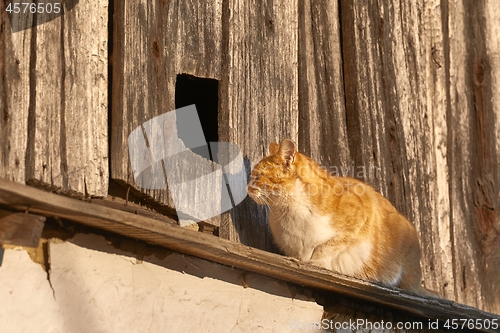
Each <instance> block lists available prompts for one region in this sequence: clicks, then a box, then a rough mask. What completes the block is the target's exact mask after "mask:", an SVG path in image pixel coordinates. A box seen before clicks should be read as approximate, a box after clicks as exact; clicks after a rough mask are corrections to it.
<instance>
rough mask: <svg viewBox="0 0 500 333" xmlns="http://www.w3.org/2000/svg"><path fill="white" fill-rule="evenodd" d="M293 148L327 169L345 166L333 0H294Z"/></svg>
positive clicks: (346, 151)
mask: <svg viewBox="0 0 500 333" xmlns="http://www.w3.org/2000/svg"><path fill="white" fill-rule="evenodd" d="M298 15H299V31H298V47H299V63H298V68H299V87H298V93H299V138H298V140H299V142H298V143H299V150H300V151H301V152H304V153H305V154H308V155H310V156H311V157H312V158H313V159H314V160H316V161H317V162H318V163H320V164H321V165H323V166H325V167H329V168H330V170H331V172H332V173H333V174H338V172H340V168H341V167H342V168H344V169H345V168H346V167H347V166H350V165H351V163H350V156H349V146H348V144H347V132H346V129H347V128H346V113H345V97H344V82H343V81H344V77H343V72H342V65H343V64H342V50H341V40H340V22H339V17H340V16H339V1H338V0H324V1H310V0H301V1H299V11H298Z"/></svg>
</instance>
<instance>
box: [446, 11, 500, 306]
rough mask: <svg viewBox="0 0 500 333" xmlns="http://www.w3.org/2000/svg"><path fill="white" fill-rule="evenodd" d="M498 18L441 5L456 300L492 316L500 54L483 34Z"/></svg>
mask: <svg viewBox="0 0 500 333" xmlns="http://www.w3.org/2000/svg"><path fill="white" fill-rule="evenodd" d="M487 11H489V13H487ZM499 17H500V9H499V8H498V7H497V6H496V8H495V7H494V6H491V5H490V6H486V4H485V3H477V4H470V3H468V2H467V1H455V2H453V3H450V4H449V5H448V20H449V21H448V24H449V36H450V38H449V45H450V55H449V63H450V66H449V73H450V74H449V78H450V124H453V128H454V130H453V131H450V137H449V140H450V144H451V147H452V152H451V160H450V164H451V165H452V167H451V177H450V178H451V182H450V192H451V196H452V199H453V200H452V214H453V215H452V221H453V229H452V237H453V238H452V241H453V242H454V248H453V254H454V260H455V262H454V265H455V266H454V273H455V281H454V282H455V297H456V300H457V301H459V302H463V303H465V304H469V305H472V306H476V307H479V308H481V309H484V310H487V311H491V312H497V313H498V312H499V311H500V285H499V283H498V279H497V277H498V275H499V273H500V266H499V264H500V243H499V241H498V240H499V230H500V229H499V226H500V217H499V216H498V210H499V206H498V205H499V203H498V197H499V196H498V190H499V188H500V177H499V171H500V170H499V167H498V157H499V156H498V155H499V151H498V150H497V145H498V142H496V141H495V140H496V138H497V136H498V131H499V130H500V128H498V127H495V126H496V125H497V124H498V120H495V119H498V116H499V114H498V106H497V105H495V104H494V102H493V101H494V100H493V90H494V89H495V88H493V87H494V83H493V82H494V81H493V80H494V79H493V75H494V74H495V73H497V72H498V68H495V65H498V64H497V63H496V62H495V61H493V62H492V61H491V59H490V57H489V54H495V53H498V52H499V49H498V44H496V45H495V44H494V43H495V41H494V40H493V41H492V42H490V41H489V40H488V31H489V30H490V29H491V25H496V24H497V23H493V22H498V18H499ZM495 18H496V19H495ZM490 19H493V21H490ZM452 36H453V38H452ZM490 36H491V35H490Z"/></svg>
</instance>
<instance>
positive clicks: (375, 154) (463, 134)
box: [340, 0, 500, 313]
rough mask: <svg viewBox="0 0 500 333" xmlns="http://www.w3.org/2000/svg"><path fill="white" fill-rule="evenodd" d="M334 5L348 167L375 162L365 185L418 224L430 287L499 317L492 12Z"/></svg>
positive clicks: (447, 6) (456, 5) (428, 4)
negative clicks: (376, 170) (338, 25)
mask: <svg viewBox="0 0 500 333" xmlns="http://www.w3.org/2000/svg"><path fill="white" fill-rule="evenodd" d="M340 8H341V11H340V12H341V21H342V52H343V59H344V79H345V82H344V83H345V92H346V113H347V135H348V138H349V148H350V153H351V156H352V157H353V161H354V164H355V165H357V166H358V165H372V164H373V165H376V166H377V167H379V168H380V170H381V173H380V177H378V178H370V177H367V179H366V180H367V181H368V182H369V183H370V184H372V185H374V186H375V188H376V189H378V190H379V191H380V192H381V193H383V194H384V195H385V196H386V197H387V198H388V199H389V200H390V201H391V202H392V203H393V204H394V205H395V206H396V207H397V208H398V210H400V211H401V212H403V214H405V215H406V216H407V217H408V218H409V219H410V221H412V222H413V223H414V224H415V225H416V227H417V230H418V232H419V234H420V239H421V246H422V249H423V260H422V264H423V270H424V280H425V282H426V285H427V286H428V287H429V288H430V289H435V290H439V291H440V292H441V293H443V294H444V295H446V297H449V298H453V299H456V300H459V301H461V302H465V303H467V304H470V305H472V306H478V307H480V308H482V309H485V310H488V311H492V312H497V313H498V312H500V300H499V297H500V284H499V283H498V279H497V277H498V275H499V271H498V270H499V269H500V266H499V260H500V242H498V233H499V230H500V229H499V226H500V224H499V223H500V218H499V216H498V214H497V213H496V212H497V211H498V209H499V207H498V197H499V194H498V193H500V192H499V189H500V178H499V168H498V161H499V159H500V154H499V150H498V145H499V141H498V133H499V132H500V127H499V126H498V125H499V122H498V119H499V115H500V113H499V106H498V105H499V104H498V99H496V100H495V99H494V97H493V96H494V94H493V93H492V89H497V91H498V83H497V82H496V81H495V80H496V79H495V78H496V77H497V76H498V71H499V69H500V67H498V60H497V61H496V62H494V61H493V60H492V59H494V58H497V59H498V52H499V51H500V45H499V43H498V38H497V37H494V36H495V35H494V32H493V31H495V29H497V28H496V25H497V24H496V23H494V22H498V20H499V18H500V10H499V8H498V7H495V6H494V5H493V4H492V2H487V3H484V4H482V5H480V6H476V4H469V3H467V2H462V1H458V2H453V3H447V2H442V1H438V0H436V1H424V2H419V3H411V2H397V3H395V2H393V1H382V2H380V1H379V2H377V3H374V2H372V1H358V2H352V1H341V7H340ZM495 83H496V88H492V87H494V86H495V85H494V84H495Z"/></svg>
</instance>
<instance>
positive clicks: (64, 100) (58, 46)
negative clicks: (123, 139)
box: [2, 0, 108, 197]
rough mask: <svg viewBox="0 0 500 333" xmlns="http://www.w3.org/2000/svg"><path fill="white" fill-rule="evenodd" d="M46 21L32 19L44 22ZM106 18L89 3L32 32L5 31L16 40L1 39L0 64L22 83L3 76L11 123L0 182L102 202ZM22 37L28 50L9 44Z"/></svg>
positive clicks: (103, 8)
mask: <svg viewBox="0 0 500 333" xmlns="http://www.w3.org/2000/svg"><path fill="white" fill-rule="evenodd" d="M2 15H3V14H2ZM46 15H48V14H45V13H42V14H36V15H34V16H33V17H34V19H35V20H41V21H43V22H45V21H46V18H45V16H46ZM3 17H4V16H3ZM107 18H108V15H107V1H104V0H103V1H99V2H95V1H90V0H88V1H80V2H79V3H78V5H77V6H75V7H74V8H72V10H67V11H66V10H65V14H64V15H62V16H59V17H58V18H56V19H54V20H51V21H48V22H46V23H43V24H40V25H35V27H34V28H32V29H28V30H23V31H20V32H17V33H15V34H12V33H11V32H10V31H8V30H7V29H4V34H5V36H9V35H10V34H12V36H13V35H15V36H16V37H11V38H12V39H10V38H9V37H6V39H5V41H7V43H8V45H6V46H8V47H6V51H5V52H7V53H10V54H9V56H8V57H6V58H5V59H6V61H14V64H13V65H14V66H13V67H10V68H12V69H15V68H16V67H17V68H23V70H22V71H21V72H19V74H21V75H22V77H21V76H18V77H16V76H15V75H12V74H8V75H7V76H6V80H7V82H5V85H6V87H7V86H8V87H9V88H10V89H8V88H5V89H4V90H3V91H4V94H3V96H5V97H4V98H2V100H5V101H6V102H7V103H4V106H5V107H6V111H5V112H4V114H5V115H8V116H7V117H6V121H5V122H10V124H9V126H6V127H5V130H7V131H8V132H6V133H5V134H8V135H7V136H6V137H5V138H4V140H6V141H8V144H7V150H8V151H7V152H6V153H4V154H2V165H3V170H2V175H3V176H4V177H7V178H11V179H14V180H16V181H19V182H26V183H28V184H31V185H35V186H38V187H43V188H49V189H51V190H58V191H61V192H63V193H67V194H74V195H76V196H87V195H89V196H98V197H102V196H105V195H107V188H108V157H107V155H108V148H107V143H108V141H107V136H108V135H107V131H108V130H107ZM4 20H5V17H4ZM23 36H27V37H28V38H29V42H28V43H26V39H25V40H19V41H18V42H15V40H16V38H17V37H19V38H22V37H23ZM9 39H10V40H9ZM20 54H24V57H22V58H21V57H20V56H19V55H20ZM7 59H11V60H7ZM12 69H9V70H8V71H12ZM11 94H13V95H11ZM20 94H22V97H21V98H19V96H20ZM10 117H12V119H9V118H10ZM13 129H15V131H12V130H13ZM9 147H10V148H9ZM23 169H24V174H22V172H21V171H23Z"/></svg>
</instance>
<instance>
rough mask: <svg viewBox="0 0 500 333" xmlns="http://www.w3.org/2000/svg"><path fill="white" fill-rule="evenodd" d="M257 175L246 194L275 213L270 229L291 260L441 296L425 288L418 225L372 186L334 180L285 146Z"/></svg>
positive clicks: (257, 168)
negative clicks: (398, 210) (405, 216)
mask: <svg viewBox="0 0 500 333" xmlns="http://www.w3.org/2000/svg"><path fill="white" fill-rule="evenodd" d="M269 151H270V155H269V156H267V157H264V158H263V159H262V160H261V161H260V162H259V163H258V164H257V165H256V166H255V167H254V169H253V170H252V177H251V180H250V182H249V184H248V186H247V191H248V193H249V195H250V197H252V199H254V200H255V201H256V202H257V203H259V204H266V205H267V206H268V207H269V209H270V212H269V226H270V228H271V232H272V233H273V236H274V239H275V241H276V243H277V244H278V246H279V247H280V248H281V250H282V251H283V252H284V254H286V255H287V256H290V257H294V258H297V259H298V260H300V261H302V262H308V263H311V264H313V265H317V266H321V267H324V268H327V269H330V270H333V271H337V272H339V273H342V274H346V275H352V276H356V277H359V278H362V279H367V280H371V281H376V282H380V283H381V284H384V285H387V286H397V287H400V288H402V289H406V290H408V291H411V292H414V293H418V294H421V295H426V296H436V294H434V293H433V292H431V291H429V290H427V289H425V288H423V287H422V286H421V285H420V282H421V278H422V273H421V269H420V246H419V243H418V237H417V233H416V231H415V228H414V227H413V225H412V224H411V223H410V222H408V220H407V219H406V218H404V217H403V216H402V215H401V214H399V213H398V212H397V211H396V209H395V208H394V207H393V206H392V205H391V203H390V202H389V201H388V200H387V199H386V198H384V197H383V196H382V195H381V194H379V193H377V192H376V191H375V190H374V189H373V188H372V187H370V186H368V185H367V184H365V183H363V182H361V181H359V180H356V179H353V178H349V177H333V176H331V175H330V174H328V172H327V171H326V170H325V169H323V168H322V167H320V166H319V165H318V164H316V163H315V162H314V161H313V160H312V159H310V158H309V157H307V156H305V155H303V154H301V153H299V152H297V151H296V148H295V144H294V143H293V142H292V141H290V140H288V139H285V140H283V142H282V143H281V145H278V144H276V143H271V145H270V146H269Z"/></svg>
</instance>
